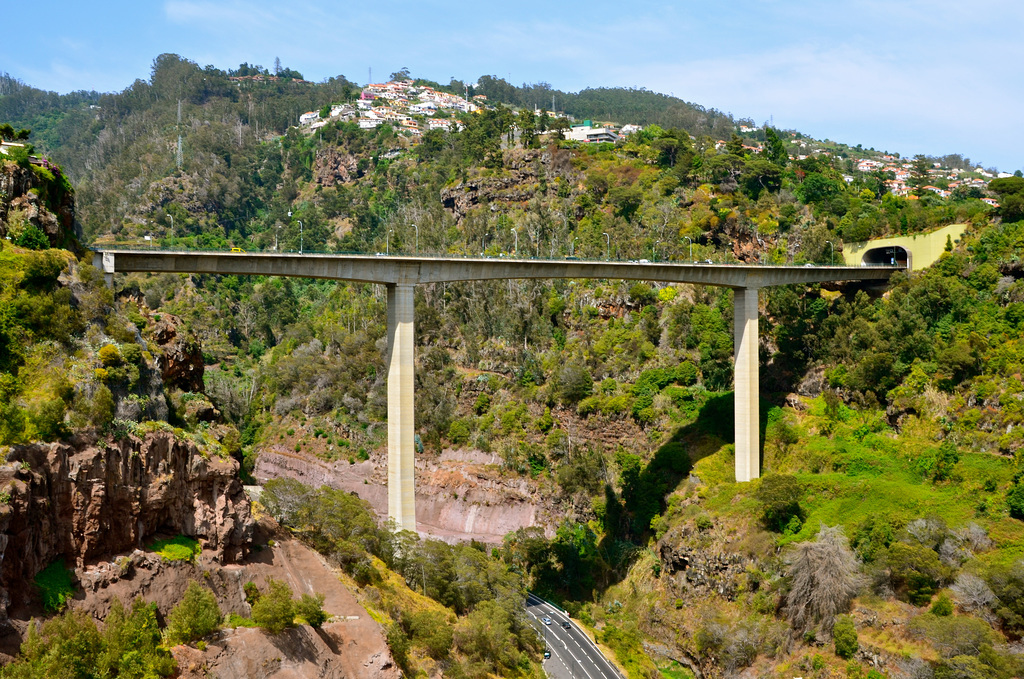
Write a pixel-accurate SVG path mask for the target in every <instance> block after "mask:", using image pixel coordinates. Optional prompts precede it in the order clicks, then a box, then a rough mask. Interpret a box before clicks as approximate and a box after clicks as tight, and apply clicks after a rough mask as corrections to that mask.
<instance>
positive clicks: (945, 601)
mask: <svg viewBox="0 0 1024 679" xmlns="http://www.w3.org/2000/svg"><path fill="white" fill-rule="evenodd" d="M931 612H932V615H938V616H947V615H953V600H952V599H950V598H949V595H948V594H946V593H945V592H943V593H942V594H940V595H939V598H938V599H936V600H935V603H933V604H932V609H931Z"/></svg>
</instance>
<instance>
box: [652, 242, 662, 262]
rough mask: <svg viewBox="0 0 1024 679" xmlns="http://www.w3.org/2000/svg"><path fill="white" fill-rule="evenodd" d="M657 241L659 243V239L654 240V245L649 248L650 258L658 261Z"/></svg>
mask: <svg viewBox="0 0 1024 679" xmlns="http://www.w3.org/2000/svg"><path fill="white" fill-rule="evenodd" d="M659 243H661V241H660V240H656V241H654V247H652V248H651V259H652V260H654V261H655V262H657V261H658V244H659Z"/></svg>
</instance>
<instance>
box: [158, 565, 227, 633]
mask: <svg viewBox="0 0 1024 679" xmlns="http://www.w3.org/2000/svg"><path fill="white" fill-rule="evenodd" d="M220 619H221V615H220V608H218V606H217V598H216V597H215V596H214V595H213V592H211V591H210V590H208V589H206V588H205V587H203V586H202V585H200V584H199V583H198V582H195V581H192V582H190V583H189V584H188V588H187V589H186V590H185V596H184V597H182V599H181V601H179V602H178V604H177V605H176V606H175V607H174V608H172V609H171V612H170V613H169V614H168V616H167V630H166V635H167V641H168V643H170V644H172V645H174V644H187V643H190V642H193V641H197V640H199V639H202V638H203V637H205V636H206V635H208V634H209V633H210V632H212V631H214V630H215V629H217V627H218V625H220Z"/></svg>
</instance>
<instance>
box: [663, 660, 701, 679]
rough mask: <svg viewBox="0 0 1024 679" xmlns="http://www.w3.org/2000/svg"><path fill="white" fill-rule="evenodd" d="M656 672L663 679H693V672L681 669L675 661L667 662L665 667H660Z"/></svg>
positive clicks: (684, 668)
mask: <svg viewBox="0 0 1024 679" xmlns="http://www.w3.org/2000/svg"><path fill="white" fill-rule="evenodd" d="M658 672H660V673H661V676H662V677H664V678H665V679H693V672H691V671H690V670H689V669H688V668H686V667H683V666H682V665H680V664H679V663H677V662H676V661H675V660H673V661H671V662H669V663H668V664H667V665H662V666H661V667H659V668H658Z"/></svg>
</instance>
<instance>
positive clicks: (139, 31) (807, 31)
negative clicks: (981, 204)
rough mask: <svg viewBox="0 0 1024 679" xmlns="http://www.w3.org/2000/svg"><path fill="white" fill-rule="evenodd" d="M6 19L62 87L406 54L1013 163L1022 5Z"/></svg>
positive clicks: (335, 10)
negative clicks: (193, 69)
mask: <svg viewBox="0 0 1024 679" xmlns="http://www.w3.org/2000/svg"><path fill="white" fill-rule="evenodd" d="M4 19H5V21H4V26H5V30H4V31H3V37H2V38H0V71H6V72H8V73H10V74H11V75H12V76H14V77H17V78H20V79H21V80H23V81H25V82H26V83H28V84H30V85H33V86H36V87H41V88H44V89H50V90H56V91H58V92H67V91H70V90H76V89H96V90H100V91H116V90H121V89H123V88H125V87H127V86H128V85H130V84H131V83H132V82H133V81H134V80H135V79H136V78H142V79H146V78H148V77H149V72H150V67H151V65H152V61H153V58H154V57H156V56H157V55H158V54H161V53H163V52H175V53H177V54H180V55H182V56H184V57H186V58H188V59H191V60H193V61H195V62H197V63H199V64H200V65H207V64H213V65H215V66H218V67H220V68H224V69H227V68H233V67H236V66H237V65H238V64H239V63H241V62H243V61H246V62H249V63H257V64H262V65H264V66H267V67H272V66H273V63H274V58H275V57H280V58H281V62H282V64H283V65H285V66H288V67H291V68H294V69H296V70H298V71H300V72H301V73H303V75H305V76H306V78H308V79H310V80H322V79H324V78H327V77H330V76H334V75H339V74H341V75H345V76H346V77H348V78H349V79H350V80H354V81H356V82H359V83H364V82H366V80H367V77H368V68H372V69H373V74H374V75H373V77H374V79H375V80H379V79H382V76H387V75H388V74H390V73H391V72H393V71H396V70H398V69H399V68H401V67H403V66H407V67H408V68H409V69H410V70H411V71H412V73H413V75H414V76H422V77H426V78H430V79H433V80H438V81H441V82H447V81H448V79H449V78H450V77H452V76H454V77H456V78H459V79H464V80H469V81H472V80H474V79H475V78H477V77H478V76H480V75H495V76H499V77H503V78H506V79H509V80H510V81H511V82H513V83H516V84H522V83H533V82H541V81H543V82H548V83H550V84H551V85H552V86H553V87H556V88H558V89H563V90H571V91H577V90H579V89H582V88H585V87H597V86H627V87H646V88H648V89H651V90H655V91H659V92H666V93H672V94H674V95H675V96H678V97H681V98H683V99H686V100H687V101H692V102H695V103H698V104H701V105H703V106H706V107H709V108H717V109H720V110H723V111H728V112H731V113H732V114H733V115H735V116H737V117H750V118H753V119H754V120H755V121H757V122H759V123H760V122H762V121H765V120H768V119H769V118H770V117H772V118H773V119H774V122H775V124H776V125H777V126H779V127H783V128H792V129H797V130H800V131H801V132H804V133H806V134H810V135H812V136H814V137H817V138H829V139H833V140H836V141H842V142H846V143H849V144H851V145H852V144H858V143H861V144H863V145H864V146H865V147H874V148H876V149H879V150H883V149H884V150H889V151H897V152H900V153H902V154H904V155H912V154H914V153H928V154H931V155H941V154H945V153H962V154H964V155H965V156H968V157H970V158H971V160H972V161H974V162H982V163H984V165H985V166H986V167H992V166H997V167H998V168H999V169H1001V170H1008V171H1013V170H1016V169H1020V168H1024V141H1022V139H1024V135H1022V134H1021V132H1020V131H1019V130H1018V129H1016V128H1018V127H1019V126H1020V123H1021V122H1024V78H1022V77H1021V73H1020V64H1022V63H1024V40H1022V39H1021V37H1022V35H1024V3H1022V2H1020V1H1019V0H973V1H968V0H959V1H957V2H953V1H950V0H929V1H927V2H924V1H922V0H903V1H896V2H894V1H892V0H888V1H886V2H881V1H877V0H842V1H839V2H825V1H811V0H792V1H782V0H733V1H732V2H727V3H726V2H707V1H706V0H705V1H704V2H699V3H698V2H663V3H660V4H658V3H656V2H655V3H621V2H617V3H610V2H604V1H603V0H599V1H595V2H590V3H548V2H537V1H536V0H521V1H520V2H516V3H501V4H498V3H486V2H463V1H456V0H452V1H448V2H441V1H438V0H422V1H420V2H416V3H406V2H397V1H396V0H375V1H371V2H353V1H351V0H350V1H349V2H344V3H338V2H331V1H330V0H322V1H321V2H310V1H308V0H278V1H277V2H269V1H267V0H246V1H245V2H242V1H240V0H220V1H212V0H157V1H149V2H147V1H145V0H144V1H142V2H139V1H138V0H136V1H134V2H127V1H122V0H111V1H109V2H103V3H98V2H68V1H65V0H51V1H50V2H48V3H45V4H43V5H39V4H38V3H17V4H16V5H15V6H13V7H10V8H7V9H5V17H4ZM623 122H626V121H623Z"/></svg>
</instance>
